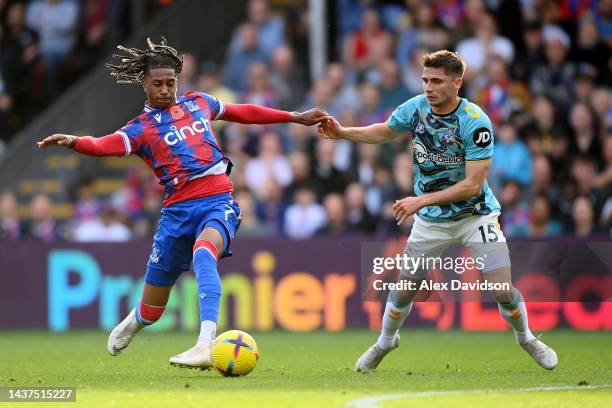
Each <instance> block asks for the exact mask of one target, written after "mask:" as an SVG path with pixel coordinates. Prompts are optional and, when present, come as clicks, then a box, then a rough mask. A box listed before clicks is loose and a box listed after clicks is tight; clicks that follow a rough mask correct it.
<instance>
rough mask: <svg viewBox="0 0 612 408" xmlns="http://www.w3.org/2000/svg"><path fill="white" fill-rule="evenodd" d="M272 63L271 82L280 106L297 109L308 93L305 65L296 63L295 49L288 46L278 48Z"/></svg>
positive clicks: (285, 108) (273, 55)
mask: <svg viewBox="0 0 612 408" xmlns="http://www.w3.org/2000/svg"><path fill="white" fill-rule="evenodd" d="M271 65H272V70H271V72H270V76H269V83H270V84H271V85H272V87H273V88H274V91H275V93H276V95H277V96H278V106H279V108H280V109H284V110H293V109H297V107H298V106H299V105H300V104H301V103H302V101H303V100H304V96H305V94H306V79H305V72H304V69H303V67H302V66H300V65H296V64H295V60H294V52H293V50H292V49H291V48H289V47H288V46H281V47H278V48H276V49H275V50H274V52H273V53H272V62H271Z"/></svg>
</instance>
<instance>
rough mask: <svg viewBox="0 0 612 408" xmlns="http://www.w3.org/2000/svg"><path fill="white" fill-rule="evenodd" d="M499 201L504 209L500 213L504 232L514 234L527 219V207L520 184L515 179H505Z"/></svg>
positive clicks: (523, 226)
mask: <svg viewBox="0 0 612 408" xmlns="http://www.w3.org/2000/svg"><path fill="white" fill-rule="evenodd" d="M499 201H500V204H501V206H502V208H503V209H504V211H503V212H502V214H501V222H502V225H503V229H504V234H506V235H507V236H508V237H513V236H516V235H517V234H518V233H519V232H520V231H521V229H524V228H525V224H527V223H528V221H529V208H528V207H527V205H526V203H525V201H524V200H523V193H522V190H521V185H520V184H519V183H518V182H517V181H516V180H512V179H510V180H507V181H506V182H505V183H504V184H503V185H502V189H501V194H500V195H499Z"/></svg>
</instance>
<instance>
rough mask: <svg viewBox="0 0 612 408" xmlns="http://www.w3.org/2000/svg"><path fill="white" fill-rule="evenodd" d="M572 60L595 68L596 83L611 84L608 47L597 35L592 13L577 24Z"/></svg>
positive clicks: (611, 76)
mask: <svg viewBox="0 0 612 408" xmlns="http://www.w3.org/2000/svg"><path fill="white" fill-rule="evenodd" d="M573 60H574V61H579V62H580V63H581V64H589V65H591V66H592V67H593V68H595V72H596V79H597V83H599V84H607V85H608V86H609V85H612V75H611V74H610V66H609V65H608V64H609V60H610V48H609V46H608V45H606V44H605V43H604V41H603V39H602V38H601V37H600V36H599V32H598V28H597V24H596V22H595V19H594V16H593V15H585V16H584V17H583V18H582V19H581V20H580V22H579V24H578V35H577V41H576V49H575V51H574V55H573Z"/></svg>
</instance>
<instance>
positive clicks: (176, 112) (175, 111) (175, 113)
mask: <svg viewBox="0 0 612 408" xmlns="http://www.w3.org/2000/svg"><path fill="white" fill-rule="evenodd" d="M170 114H171V115H172V117H173V118H174V119H180V118H182V117H183V115H185V113H184V112H183V110H182V109H181V107H180V106H173V107H172V109H170Z"/></svg>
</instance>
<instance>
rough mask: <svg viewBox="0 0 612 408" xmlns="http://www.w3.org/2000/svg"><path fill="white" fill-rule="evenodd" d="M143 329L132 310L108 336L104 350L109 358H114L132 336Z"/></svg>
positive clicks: (134, 311) (134, 310) (128, 342)
mask: <svg viewBox="0 0 612 408" xmlns="http://www.w3.org/2000/svg"><path fill="white" fill-rule="evenodd" d="M143 327H144V325H142V324H140V323H138V321H137V320H136V309H132V311H131V312H130V314H128V315H127V317H126V318H125V319H123V321H122V322H121V323H119V324H118V325H117V326H115V328H114V329H113V331H112V332H111V333H110V335H109V336H108V343H107V345H106V349H107V350H108V352H109V353H110V355H111V356H116V355H118V354H119V353H121V352H122V351H123V349H125V348H126V347H127V346H128V345H129V344H130V342H131V341H132V339H133V338H134V336H135V335H136V334H137V333H138V332H139V331H140V330H141V329H142V328H143Z"/></svg>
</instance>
